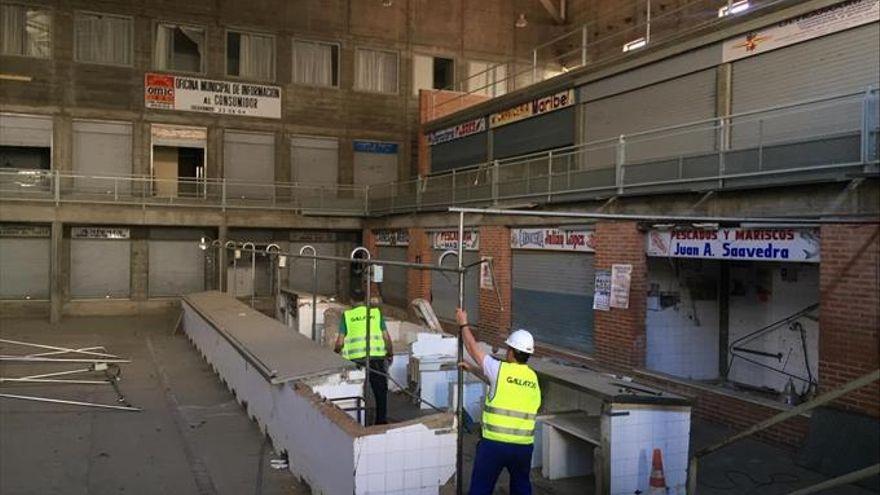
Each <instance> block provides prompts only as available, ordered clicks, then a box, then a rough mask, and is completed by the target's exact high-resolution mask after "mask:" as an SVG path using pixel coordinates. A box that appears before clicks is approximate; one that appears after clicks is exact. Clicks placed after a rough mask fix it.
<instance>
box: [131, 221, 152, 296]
mask: <svg viewBox="0 0 880 495" xmlns="http://www.w3.org/2000/svg"><path fill="white" fill-rule="evenodd" d="M131 234H132V235H131V261H130V263H131V268H130V270H131V271H130V273H131V275H130V276H131V296H130V298H131V300H132V301H146V300H147V299H149V297H150V245H149V243H148V242H147V229H146V228H133V229H131Z"/></svg>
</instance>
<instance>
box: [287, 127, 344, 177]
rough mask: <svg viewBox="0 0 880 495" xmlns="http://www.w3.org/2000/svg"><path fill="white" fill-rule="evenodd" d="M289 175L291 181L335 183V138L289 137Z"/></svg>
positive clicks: (336, 156) (336, 148) (337, 165)
mask: <svg viewBox="0 0 880 495" xmlns="http://www.w3.org/2000/svg"><path fill="white" fill-rule="evenodd" d="M290 177H291V180H292V181H293V182H303V183H312V184H313V183H329V184H336V183H337V182H338V179H339V141H338V140H336V138H315V137H301V136H296V137H292V138H290Z"/></svg>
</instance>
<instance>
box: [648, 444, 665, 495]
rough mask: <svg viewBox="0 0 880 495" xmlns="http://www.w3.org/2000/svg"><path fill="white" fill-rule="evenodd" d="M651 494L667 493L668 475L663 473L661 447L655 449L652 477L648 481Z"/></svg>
mask: <svg viewBox="0 0 880 495" xmlns="http://www.w3.org/2000/svg"><path fill="white" fill-rule="evenodd" d="M648 486H649V487H650V488H649V490H648V493H650V494H652V495H653V494H661V493H662V494H665V493H666V476H664V475H663V454H661V453H660V449H654V456H653V458H652V459H651V478H650V479H649V481H648Z"/></svg>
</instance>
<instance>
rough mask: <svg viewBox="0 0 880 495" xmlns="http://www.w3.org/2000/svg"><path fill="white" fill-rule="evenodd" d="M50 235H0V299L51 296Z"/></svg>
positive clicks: (44, 297) (46, 297) (43, 297)
mask: <svg viewBox="0 0 880 495" xmlns="http://www.w3.org/2000/svg"><path fill="white" fill-rule="evenodd" d="M50 249H51V248H50V240H49V239H48V238H33V237H21V238H15V237H3V238H0V299H27V298H31V299H44V300H45V299H49V268H50V262H49V251H50Z"/></svg>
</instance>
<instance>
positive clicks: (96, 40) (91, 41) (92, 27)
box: [74, 12, 134, 65]
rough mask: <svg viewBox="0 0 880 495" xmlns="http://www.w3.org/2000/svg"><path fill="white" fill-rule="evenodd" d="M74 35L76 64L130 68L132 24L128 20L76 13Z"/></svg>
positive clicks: (119, 17)
mask: <svg viewBox="0 0 880 495" xmlns="http://www.w3.org/2000/svg"><path fill="white" fill-rule="evenodd" d="M74 33H75V34H74V44H75V51H76V60H77V61H78V62H92V63H96V64H110V65H132V57H133V55H132V52H133V47H134V42H133V38H134V23H133V22H132V19H131V17H125V16H118V15H110V14H93V13H85V12H77V13H76V21H75V25H74Z"/></svg>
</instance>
